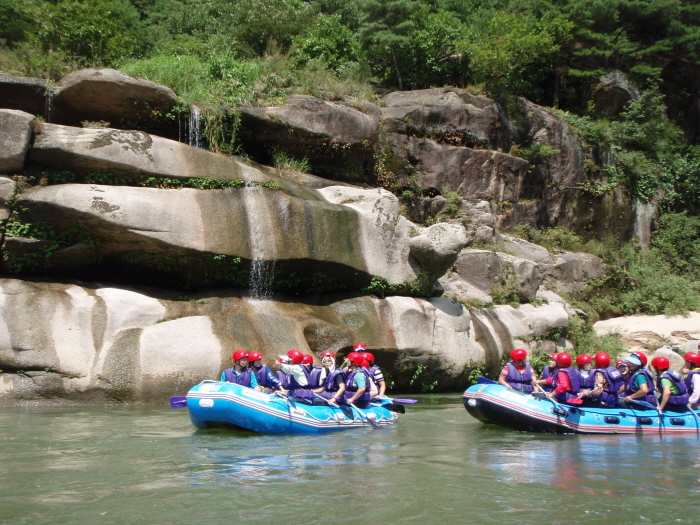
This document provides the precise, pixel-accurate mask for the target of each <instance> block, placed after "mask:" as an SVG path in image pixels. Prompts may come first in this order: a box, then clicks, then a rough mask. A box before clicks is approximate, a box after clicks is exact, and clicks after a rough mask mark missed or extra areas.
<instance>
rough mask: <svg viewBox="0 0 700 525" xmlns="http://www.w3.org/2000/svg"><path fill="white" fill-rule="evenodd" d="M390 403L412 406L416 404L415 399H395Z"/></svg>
mask: <svg viewBox="0 0 700 525" xmlns="http://www.w3.org/2000/svg"><path fill="white" fill-rule="evenodd" d="M391 401H392V402H394V403H401V404H402V405H414V404H416V403H418V400H417V399H399V398H396V397H393V398H391Z"/></svg>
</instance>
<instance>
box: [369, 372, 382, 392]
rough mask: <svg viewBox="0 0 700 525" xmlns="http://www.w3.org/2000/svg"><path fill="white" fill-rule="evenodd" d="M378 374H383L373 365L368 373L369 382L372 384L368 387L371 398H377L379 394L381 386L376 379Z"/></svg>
mask: <svg viewBox="0 0 700 525" xmlns="http://www.w3.org/2000/svg"><path fill="white" fill-rule="evenodd" d="M376 372H379V373H380V374H381V370H380V368H379V367H378V366H377V365H372V366H370V367H369V369H368V370H367V373H368V374H369V382H370V384H369V385H368V388H369V391H370V395H371V396H375V395H377V394H379V385H378V384H377V381H376V380H375V379H374V376H375V374H376Z"/></svg>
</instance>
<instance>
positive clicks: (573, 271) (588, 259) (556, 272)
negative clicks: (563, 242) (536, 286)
mask: <svg viewBox="0 0 700 525" xmlns="http://www.w3.org/2000/svg"><path fill="white" fill-rule="evenodd" d="M605 271H606V266H605V263H603V260H602V259H601V258H600V257H596V256H595V255H593V254H591V253H577V252H564V253H561V254H559V255H557V256H556V259H555V263H554V267H553V268H552V269H551V270H550V273H549V275H550V276H551V277H552V278H553V279H554V281H555V283H556V285H555V287H556V289H557V290H558V291H560V292H574V291H577V290H580V289H582V288H584V287H585V286H586V284H587V282H588V279H596V278H598V277H600V276H601V275H603V274H604V273H605Z"/></svg>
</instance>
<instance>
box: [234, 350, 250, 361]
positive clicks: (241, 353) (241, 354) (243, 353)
mask: <svg viewBox="0 0 700 525" xmlns="http://www.w3.org/2000/svg"><path fill="white" fill-rule="evenodd" d="M244 357H245V358H246V359H247V358H248V352H246V351H245V350H236V351H235V352H234V353H233V355H232V356H231V359H233V360H234V361H238V360H239V359H243V358H244Z"/></svg>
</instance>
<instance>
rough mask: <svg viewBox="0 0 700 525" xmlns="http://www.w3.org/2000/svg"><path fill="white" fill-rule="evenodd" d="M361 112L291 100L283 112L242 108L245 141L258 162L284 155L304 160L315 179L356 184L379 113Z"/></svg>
mask: <svg viewBox="0 0 700 525" xmlns="http://www.w3.org/2000/svg"><path fill="white" fill-rule="evenodd" d="M365 111H366V112H367V113H365V112H362V111H358V110H357V109H354V108H351V107H348V106H346V105H343V104H337V103H334V102H326V101H322V100H319V99H316V98H314V97H310V96H306V95H293V96H291V97H289V99H288V100H287V103H286V104H285V105H283V106H279V107H267V108H259V107H251V108H243V109H242V110H241V122H242V123H243V126H245V128H246V129H247V130H248V131H249V134H248V135H247V137H246V138H245V139H244V141H245V142H246V146H247V148H248V149H250V150H251V151H253V152H254V153H256V154H257V155H258V156H260V157H261V159H262V160H269V159H270V158H271V156H272V155H273V154H274V153H275V152H276V151H284V152H285V153H287V154H290V155H292V156H293V157H296V158H298V159H301V158H304V157H305V158H307V159H308V160H309V161H310V162H311V164H312V165H313V168H314V172H315V173H318V174H319V175H322V176H325V177H331V178H336V179H341V180H342V179H346V180H352V179H353V178H354V179H357V178H358V177H359V176H360V175H361V174H362V173H363V172H364V171H365V170H366V169H368V163H369V162H370V161H371V157H372V151H373V144H374V142H375V141H376V140H377V137H378V134H379V120H378V118H377V113H378V109H377V108H376V107H374V108H373V107H371V105H369V104H365Z"/></svg>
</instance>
